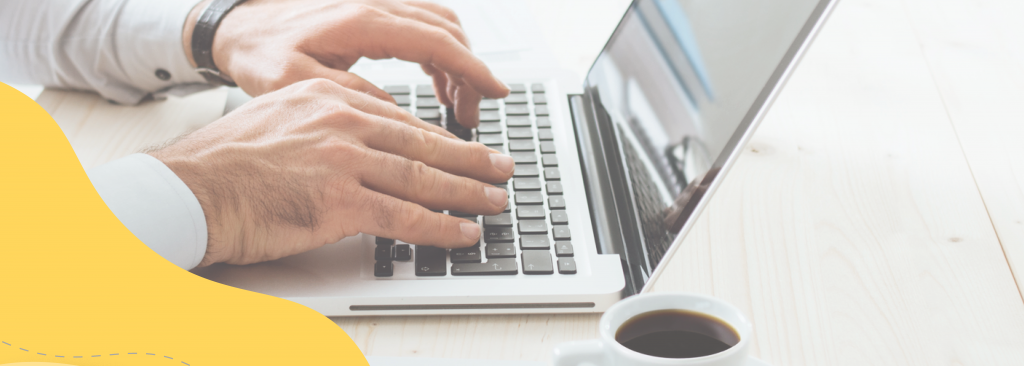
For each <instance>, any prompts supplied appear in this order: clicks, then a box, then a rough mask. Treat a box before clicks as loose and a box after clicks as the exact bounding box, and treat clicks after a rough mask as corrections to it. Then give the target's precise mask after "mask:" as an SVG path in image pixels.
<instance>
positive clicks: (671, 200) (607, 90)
mask: <svg viewBox="0 0 1024 366" xmlns="http://www.w3.org/2000/svg"><path fill="white" fill-rule="evenodd" d="M835 2H836V0H787V1H775V2H754V1H748V0H636V1H634V3H633V4H632V5H631V6H630V8H629V10H628V11H627V12H626V14H625V16H624V17H623V18H622V20H621V22H620V23H619V25H618V27H617V28H616V30H615V32H614V34H613V35H612V36H611V37H610V39H609V41H608V43H607V44H606V45H605V48H604V50H603V51H602V52H601V54H600V56H598V58H597V60H596V61H595V63H594V65H593V67H592V68H591V70H590V72H589V73H588V75H587V77H586V79H585V80H584V81H583V82H580V81H579V80H578V79H576V78H575V77H574V76H573V75H572V74H570V73H566V72H563V71H559V70H555V69H542V68H540V69H539V68H523V69H500V70H495V71H496V74H497V75H499V77H500V78H501V79H502V80H504V81H505V82H506V83H508V84H509V85H510V86H513V87H514V89H515V90H514V91H515V93H513V94H512V95H511V96H510V97H509V98H506V99H505V100H503V101H485V103H484V104H483V105H482V111H481V116H482V119H481V122H482V123H481V127H480V128H478V129H477V130H475V131H461V130H458V127H457V124H456V123H455V122H454V121H451V120H449V118H448V117H449V116H448V113H447V112H446V111H444V110H443V109H444V108H443V107H442V108H438V107H436V106H434V105H433V103H432V102H431V99H432V92H431V91H429V89H430V88H429V84H430V79H429V78H427V77H426V76H425V75H420V74H392V75H386V76H379V77H378V76H374V77H371V78H370V79H371V81H373V82H374V83H376V84H377V85H379V86H381V87H383V88H384V89H385V90H386V91H388V92H392V93H393V95H394V96H395V97H396V99H397V100H399V102H400V104H401V105H403V107H405V108H407V109H408V110H409V111H410V112H412V113H414V114H417V115H418V116H420V117H421V118H424V120H426V121H428V122H433V123H436V124H439V125H442V126H445V127H447V128H449V130H452V131H453V132H458V133H457V134H463V135H464V136H466V138H467V139H471V140H474V141H480V142H483V143H486V144H488V145H489V146H491V147H493V148H496V149H498V150H502V151H505V152H508V153H510V154H512V155H513V157H514V158H516V161H517V167H516V172H517V174H516V177H514V178H513V179H512V180H511V181H509V182H508V184H507V189H508V191H509V197H510V199H509V201H510V207H509V210H508V214H507V216H503V217H495V218H490V219H489V218H486V217H479V216H477V217H469V218H470V219H474V218H475V219H476V220H478V222H480V223H481V224H482V225H483V228H484V232H485V233H484V237H483V238H482V240H481V243H479V244H478V246H477V247H476V248H467V249H463V250H449V251H447V252H446V251H444V250H441V251H440V252H439V251H438V250H436V249H433V248H425V247H418V246H416V245H414V244H415V243H403V242H400V241H398V242H394V243H392V242H391V241H388V240H385V238H380V239H379V240H378V238H374V237H372V236H369V235H359V236H355V237H351V238H347V239H344V240H342V241H340V242H338V243H334V244H330V245H327V246H324V247H323V248H320V249H316V250H313V251H310V252H306V253H303V254H299V255H295V256H291V257H288V258H283V259H280V260H276V261H272V262H267V263H259V264H253V265H247V266H231V265H214V266H211V267H207V268H201V269H196V270H195V271H194V272H195V273H196V274H199V275H200V276H203V277H205V278H208V279H210V280H213V281H217V282H220V283H223V284H227V285H230V286H234V287H238V288H242V289H247V290H251V291H255V292H260V293H264V294H268V295H272V296H278V297H282V298H285V299H289V300H292V301H295V302H298V303H300V304H303V305H306V306H308V307H310V308H312V309H314V310H316V311H319V312H320V313H323V314H324V315H328V316H354V315H355V316H359V315H412V314H495V313H580V312H602V311H604V310H605V309H606V308H607V307H608V306H610V305H611V304H613V303H614V302H616V301H618V300H619V299H620V298H622V297H625V296H630V295H633V294H636V293H638V292H640V291H642V290H643V289H644V287H645V285H647V284H649V283H651V281H652V280H653V279H655V278H657V277H658V275H659V274H660V273H661V271H662V270H663V269H664V268H663V267H664V266H662V265H659V264H663V263H665V262H667V259H668V258H671V256H672V253H673V252H674V251H675V250H676V249H677V248H678V246H679V244H680V243H681V242H682V238H683V237H684V236H685V235H686V233H687V232H688V231H689V230H690V228H691V226H692V224H693V222H694V221H695V219H696V217H697V215H698V214H699V213H700V211H701V210H702V209H703V207H704V206H705V205H706V204H707V202H708V201H709V200H710V197H711V194H712V193H713V192H714V191H715V189H716V188H717V186H718V185H719V184H720V183H721V181H722V179H723V177H724V175H725V173H726V172H727V171H728V170H729V168H730V167H731V166H732V164H733V163H734V161H735V160H736V158H737V157H738V156H739V154H740V151H741V150H742V147H743V146H744V145H745V144H746V142H747V141H748V140H749V138H750V136H751V135H752V134H753V132H754V129H755V127H756V126H757V124H758V122H759V121H760V120H761V119H762V118H763V116H764V115H765V113H766V111H767V108H768V106H769V105H770V104H771V102H772V101H773V100H774V98H775V96H776V95H777V94H778V92H779V90H780V89H781V87H782V85H783V82H784V81H785V80H786V78H787V77H788V76H789V74H790V73H791V72H792V71H793V68H794V67H795V65H796V62H797V60H798V59H799V58H800V56H801V55H802V54H803V53H804V51H805V50H806V48H807V47H808V45H809V43H810V41H811V39H812V38H813V36H814V34H816V33H817V31H818V29H819V28H820V27H821V26H822V24H823V22H824V20H825V18H826V16H827V14H828V13H829V12H830V11H831V9H832V8H833V7H834V5H835ZM531 146H532V150H531ZM531 153H532V156H531ZM534 161H536V162H534ZM519 163H522V164H519ZM552 168H553V169H554V171H551V169H552ZM517 181H518V182H517ZM445 213H446V214H453V215H464V214H461V213H457V212H452V211H446V212H445ZM406 245H408V247H406ZM406 249H411V250H410V251H411V254H412V255H411V258H407V257H406V256H405V253H406ZM474 250H476V252H474ZM385 252H387V253H388V254H386V255H385V254H384V253H385ZM545 261H547V263H545ZM388 268H390V272H388V271H386V270H382V269H388Z"/></svg>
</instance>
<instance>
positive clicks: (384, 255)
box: [373, 245, 391, 261]
mask: <svg viewBox="0 0 1024 366" xmlns="http://www.w3.org/2000/svg"><path fill="white" fill-rule="evenodd" d="M373 259H374V260H378V261H389V260H391V246H390V245H378V246H377V247H376V248H374V250H373Z"/></svg>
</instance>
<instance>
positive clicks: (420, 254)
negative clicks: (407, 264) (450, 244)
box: [414, 245, 448, 276]
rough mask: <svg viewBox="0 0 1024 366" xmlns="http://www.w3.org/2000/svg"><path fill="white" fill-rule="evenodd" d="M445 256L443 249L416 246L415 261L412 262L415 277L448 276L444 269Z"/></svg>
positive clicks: (446, 270)
mask: <svg viewBox="0 0 1024 366" xmlns="http://www.w3.org/2000/svg"><path fill="white" fill-rule="evenodd" d="M446 254H447V250H445V249H444V248H438V247H431V246H426V245H417V246H416V260H415V261H414V265H415V266H416V275H417V276H444V275H446V274H448V269H447V268H445V265H446V264H447V261H446V260H445V257H446Z"/></svg>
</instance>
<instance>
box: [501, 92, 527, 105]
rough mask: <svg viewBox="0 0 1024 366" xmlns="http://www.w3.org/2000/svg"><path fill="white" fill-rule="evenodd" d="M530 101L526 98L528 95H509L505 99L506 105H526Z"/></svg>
mask: <svg viewBox="0 0 1024 366" xmlns="http://www.w3.org/2000/svg"><path fill="white" fill-rule="evenodd" d="M528 101H529V99H527V98H526V94H509V95H508V97H506V98H505V105H506V106H507V105H509V104H526V102H528Z"/></svg>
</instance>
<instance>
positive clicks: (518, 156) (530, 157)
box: [509, 151, 537, 164]
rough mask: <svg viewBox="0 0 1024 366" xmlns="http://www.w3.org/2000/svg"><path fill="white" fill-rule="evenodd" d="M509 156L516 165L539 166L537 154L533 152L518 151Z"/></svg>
mask: <svg viewBox="0 0 1024 366" xmlns="http://www.w3.org/2000/svg"><path fill="white" fill-rule="evenodd" d="M509 155H510V156H512V160H515V162H516V164H537V154H536V153H534V152H533V151H518V152H514V153H511V154H509Z"/></svg>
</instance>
